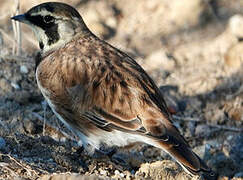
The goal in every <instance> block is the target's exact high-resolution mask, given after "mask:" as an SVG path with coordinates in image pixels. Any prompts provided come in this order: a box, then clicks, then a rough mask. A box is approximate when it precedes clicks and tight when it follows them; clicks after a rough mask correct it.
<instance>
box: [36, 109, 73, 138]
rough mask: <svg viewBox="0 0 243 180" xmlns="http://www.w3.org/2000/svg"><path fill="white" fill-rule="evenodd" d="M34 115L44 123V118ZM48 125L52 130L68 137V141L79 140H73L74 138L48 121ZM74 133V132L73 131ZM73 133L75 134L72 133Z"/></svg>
mask: <svg viewBox="0 0 243 180" xmlns="http://www.w3.org/2000/svg"><path fill="white" fill-rule="evenodd" d="M32 114H33V115H34V116H35V117H37V118H38V119H40V120H42V121H44V118H43V117H42V116H41V115H39V114H38V113H36V112H32ZM45 123H46V125H48V126H50V127H51V128H53V129H55V130H56V131H57V132H60V133H61V134H63V135H64V136H65V137H67V138H68V139H71V140H73V141H77V139H75V138H73V137H72V136H70V135H68V134H67V133H66V132H64V131H62V130H61V129H60V128H57V127H55V126H53V125H52V124H51V123H49V122H48V121H46V122H45ZM71 132H72V131H71ZM72 133H73V132H72Z"/></svg>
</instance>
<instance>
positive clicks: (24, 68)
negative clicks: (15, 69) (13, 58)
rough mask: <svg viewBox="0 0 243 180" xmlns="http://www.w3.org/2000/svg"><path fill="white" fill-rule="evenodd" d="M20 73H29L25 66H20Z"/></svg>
mask: <svg viewBox="0 0 243 180" xmlns="http://www.w3.org/2000/svg"><path fill="white" fill-rule="evenodd" d="M20 72H21V73H23V74H27V73H28V72H29V70H28V68H27V67H26V66H25V65H22V66H20Z"/></svg>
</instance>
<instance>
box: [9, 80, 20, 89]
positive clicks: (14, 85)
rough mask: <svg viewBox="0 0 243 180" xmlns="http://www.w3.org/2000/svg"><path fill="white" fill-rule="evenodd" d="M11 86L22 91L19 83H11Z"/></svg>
mask: <svg viewBox="0 0 243 180" xmlns="http://www.w3.org/2000/svg"><path fill="white" fill-rule="evenodd" d="M11 86H12V87H13V88H14V89H16V90H19V89H20V86H19V85H18V84H17V83H14V82H11Z"/></svg>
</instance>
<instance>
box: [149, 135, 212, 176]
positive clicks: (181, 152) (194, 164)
mask: <svg viewBox="0 0 243 180" xmlns="http://www.w3.org/2000/svg"><path fill="white" fill-rule="evenodd" d="M183 139H184V138H183ZM150 144H151V145H153V146H156V147H158V148H160V149H163V150H165V151H166V152H167V153H169V154H170V155H171V156H172V157H173V158H175V159H176V161H177V162H178V163H179V164H180V165H181V166H182V167H183V168H184V169H185V170H186V171H187V172H189V173H190V174H192V175H201V176H202V177H204V179H205V180H216V179H217V174H216V173H214V172H213V171H212V170H211V169H210V168H209V167H208V166H207V165H206V164H205V163H204V162H203V160H202V159H201V158H200V157H199V156H198V155H196V154H195V153H194V152H193V151H192V150H191V148H190V147H189V145H188V144H187V143H185V142H183V141H178V140H176V138H175V137H172V136H167V138H162V139H154V140H153V142H152V143H151V142H150Z"/></svg>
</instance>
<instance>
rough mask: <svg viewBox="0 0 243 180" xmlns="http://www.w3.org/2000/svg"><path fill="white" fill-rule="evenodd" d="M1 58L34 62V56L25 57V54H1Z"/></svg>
mask: <svg viewBox="0 0 243 180" xmlns="http://www.w3.org/2000/svg"><path fill="white" fill-rule="evenodd" d="M0 58H2V59H6V60H14V61H18V62H20V61H21V62H26V63H30V64H31V63H32V62H33V61H31V60H33V59H32V58H29V57H24V56H17V55H2V54H0Z"/></svg>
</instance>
